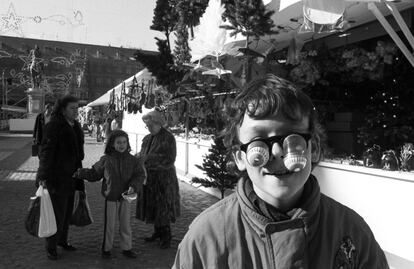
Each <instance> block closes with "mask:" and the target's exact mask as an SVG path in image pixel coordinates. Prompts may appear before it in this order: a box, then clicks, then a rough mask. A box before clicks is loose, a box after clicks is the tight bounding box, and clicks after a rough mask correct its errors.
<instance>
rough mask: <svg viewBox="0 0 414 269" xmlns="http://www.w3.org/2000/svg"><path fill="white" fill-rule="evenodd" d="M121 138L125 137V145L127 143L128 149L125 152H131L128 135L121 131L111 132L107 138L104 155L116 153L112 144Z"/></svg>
mask: <svg viewBox="0 0 414 269" xmlns="http://www.w3.org/2000/svg"><path fill="white" fill-rule="evenodd" d="M121 136H123V137H126V139H127V143H128V147H127V149H126V150H127V151H128V152H130V151H131V145H130V144H129V138H128V134H127V133H126V132H124V131H122V130H114V131H112V133H111V135H110V136H109V139H108V141H107V142H106V145H105V151H104V153H105V154H111V153H113V152H115V151H116V150H115V148H114V142H115V139H116V138H117V137H121Z"/></svg>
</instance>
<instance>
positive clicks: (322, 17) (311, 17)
mask: <svg viewBox="0 0 414 269" xmlns="http://www.w3.org/2000/svg"><path fill="white" fill-rule="evenodd" d="M344 14H345V1H343V0H303V24H302V26H301V27H300V29H299V33H306V32H314V33H330V32H335V31H339V30H342V31H343V30H346V29H345V28H346V27H347V26H348V23H347V21H346V20H345V19H344V17H345V15H344Z"/></svg>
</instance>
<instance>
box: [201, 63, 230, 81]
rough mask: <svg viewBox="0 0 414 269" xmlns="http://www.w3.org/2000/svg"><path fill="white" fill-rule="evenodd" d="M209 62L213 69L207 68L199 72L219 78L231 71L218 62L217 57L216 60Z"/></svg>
mask: <svg viewBox="0 0 414 269" xmlns="http://www.w3.org/2000/svg"><path fill="white" fill-rule="evenodd" d="M211 64H212V66H213V68H214V69H212V70H209V71H204V72H203V73H201V74H203V75H213V76H217V77H218V78H219V79H220V78H221V76H222V75H225V74H231V73H232V71H231V70H226V69H224V67H223V66H222V65H221V64H220V63H219V62H218V59H217V60H216V61H212V62H211Z"/></svg>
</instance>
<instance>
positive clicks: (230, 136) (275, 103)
mask: <svg viewBox="0 0 414 269" xmlns="http://www.w3.org/2000/svg"><path fill="white" fill-rule="evenodd" d="M227 110H228V111H227V115H228V116H229V117H228V119H229V121H228V124H227V127H226V128H225V129H224V130H223V132H222V134H221V135H222V136H223V137H224V139H223V142H224V145H225V146H226V147H228V148H230V149H233V150H234V149H235V148H234V146H237V145H240V141H239V138H238V132H239V127H240V126H241V124H242V123H243V118H244V115H245V114H247V115H248V116H249V117H251V118H254V119H265V118H268V117H282V118H283V119H285V120H288V121H291V122H292V123H296V122H300V121H301V120H302V119H303V118H304V117H309V132H310V134H311V135H312V141H315V142H318V143H320V145H321V147H322V146H323V143H324V138H325V134H324V131H323V129H322V127H321V125H320V124H319V121H318V116H317V112H316V109H315V107H314V105H313V102H312V100H311V99H310V97H309V96H308V95H306V94H305V93H304V92H303V91H301V90H299V89H297V88H296V87H295V85H293V84H292V83H291V82H289V81H287V80H285V79H282V78H279V77H277V76H275V75H272V74H269V75H267V76H266V77H264V78H260V79H257V80H254V81H252V82H251V83H249V84H248V85H247V87H246V88H245V89H243V90H242V91H241V92H240V93H239V94H238V95H237V97H236V98H235V99H234V101H233V103H232V104H231V106H230V107H229V108H228V109H227Z"/></svg>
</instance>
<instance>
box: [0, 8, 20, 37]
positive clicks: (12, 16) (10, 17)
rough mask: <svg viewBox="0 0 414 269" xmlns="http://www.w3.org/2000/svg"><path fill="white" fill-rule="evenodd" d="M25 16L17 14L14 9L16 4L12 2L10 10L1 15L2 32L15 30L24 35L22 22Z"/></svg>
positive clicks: (0, 30)
mask: <svg viewBox="0 0 414 269" xmlns="http://www.w3.org/2000/svg"><path fill="white" fill-rule="evenodd" d="M22 20H23V17H22V16H18V15H17V14H16V11H15V10H14V6H13V4H12V3H11V4H10V5H9V10H8V11H7V14H2V15H1V21H2V25H1V29H0V32H4V33H7V32H10V31H12V32H15V33H17V34H18V35H20V36H23V32H22V28H21V23H22Z"/></svg>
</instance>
